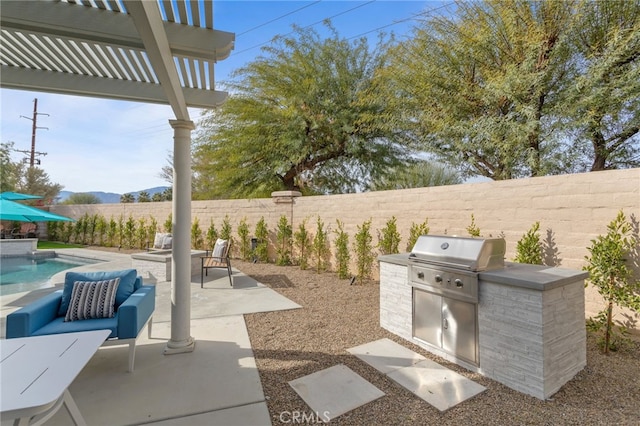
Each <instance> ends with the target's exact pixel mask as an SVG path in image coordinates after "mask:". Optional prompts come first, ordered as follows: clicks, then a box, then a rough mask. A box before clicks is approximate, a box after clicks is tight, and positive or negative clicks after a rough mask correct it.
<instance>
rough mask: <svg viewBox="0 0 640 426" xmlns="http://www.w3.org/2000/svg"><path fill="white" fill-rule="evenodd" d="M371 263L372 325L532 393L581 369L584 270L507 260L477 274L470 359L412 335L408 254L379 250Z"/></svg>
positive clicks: (543, 395) (554, 387) (551, 389)
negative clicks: (374, 282)
mask: <svg viewBox="0 0 640 426" xmlns="http://www.w3.org/2000/svg"><path fill="white" fill-rule="evenodd" d="M379 261H380V325H381V326H382V327H383V328H385V329H387V330H389V331H390V332H392V333H394V334H396V335H398V336H400V337H402V338H404V339H406V340H408V341H410V342H412V343H414V344H417V345H419V346H421V347H422V348H424V349H426V350H428V351H430V352H432V353H434V354H435V355H438V356H441V357H443V358H445V359H447V360H449V361H452V362H455V363H456V364H458V365H460V366H462V367H464V368H467V369H469V370H471V371H473V372H477V373H480V374H482V375H484V376H486V377H489V378H491V379H493V380H496V381H498V382H500V383H502V384H504V385H506V386H508V387H510V388H512V389H514V390H517V391H519V392H522V393H525V394H528V395H531V396H534V397H536V398H539V399H547V398H549V397H550V396H551V395H553V394H554V393H556V392H557V391H558V390H559V389H560V388H561V387H562V386H563V385H564V384H565V383H566V382H568V381H569V380H571V379H572V378H573V377H574V376H575V375H576V374H577V373H578V372H579V371H580V370H582V369H583V368H584V367H585V365H586V329H585V309H584V279H585V278H586V277H587V274H586V273H584V272H580V271H573V270H568V269H561V268H554V267H547V266H538V265H527V264H519V263H508V262H507V263H505V265H504V268H501V269H496V270H490V271H484V272H479V274H478V303H477V321H475V330H472V332H473V331H475V333H476V335H477V348H478V351H477V352H478V355H477V361H476V362H475V363H471V362H468V361H467V360H464V359H461V358H460V357H458V356H456V355H455V354H453V353H452V352H451V351H447V350H444V349H443V348H442V347H436V346H434V345H433V344H430V343H427V342H425V341H424V340H422V339H420V338H417V337H415V336H416V334H415V331H414V330H415V327H414V324H413V322H414V309H415V308H414V304H415V301H414V300H413V299H414V294H417V293H416V292H415V291H414V289H413V285H412V283H411V280H410V276H409V273H410V272H409V269H410V267H409V254H408V253H405V254H396V255H387V256H381V257H380V258H379ZM443 321H445V325H444V328H447V324H446V320H443ZM458 326H459V325H458ZM471 326H472V327H473V324H472V325H471Z"/></svg>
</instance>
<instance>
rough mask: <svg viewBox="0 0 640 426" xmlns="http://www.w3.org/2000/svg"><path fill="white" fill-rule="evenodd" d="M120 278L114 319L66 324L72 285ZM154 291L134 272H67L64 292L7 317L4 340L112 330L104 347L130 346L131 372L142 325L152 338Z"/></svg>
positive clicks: (61, 291)
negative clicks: (146, 328) (80, 282)
mask: <svg viewBox="0 0 640 426" xmlns="http://www.w3.org/2000/svg"><path fill="white" fill-rule="evenodd" d="M115 278H119V279H120V280H119V284H118V286H117V291H116V292H115V301H114V305H113V310H114V311H115V312H114V313H113V317H111V318H89V319H81V320H77V319H76V320H69V318H67V321H65V316H66V314H67V310H68V309H69V306H70V305H71V303H72V302H73V301H72V300H71V297H72V293H73V289H74V284H75V283H77V282H78V281H82V282H97V281H101V282H105V280H113V279H115ZM155 301H156V288H155V286H150V285H143V284H142V277H141V276H138V275H137V272H136V270H135V269H127V270H123V271H107V272H67V274H66V275H65V282H64V288H63V290H58V291H55V292H53V293H51V294H49V295H47V296H45V297H43V298H41V299H38V300H36V301H35V302H33V303H31V304H29V305H27V306H25V307H23V308H21V309H19V310H17V311H15V312H13V313H11V314H9V315H7V321H6V338H7V339H11V338H16V337H29V336H42V335H47V334H60V333H74V332H79V331H91V330H107V329H108V330H111V334H110V335H109V337H108V338H107V340H106V341H105V343H104V344H103V346H107V345H124V344H128V345H129V371H130V372H131V371H133V365H134V361H135V350H136V339H137V337H138V336H139V334H140V332H141V331H142V329H143V328H144V326H145V325H147V324H148V333H149V337H151V326H152V317H153V312H154V310H155Z"/></svg>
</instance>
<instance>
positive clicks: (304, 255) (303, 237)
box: [293, 219, 311, 269]
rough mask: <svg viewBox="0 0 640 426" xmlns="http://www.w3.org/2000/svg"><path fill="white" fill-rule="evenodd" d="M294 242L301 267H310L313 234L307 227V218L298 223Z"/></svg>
mask: <svg viewBox="0 0 640 426" xmlns="http://www.w3.org/2000/svg"><path fill="white" fill-rule="evenodd" d="M293 242H294V245H295V247H296V249H297V250H298V265H299V266H300V269H307V268H308V267H309V255H310V253H309V252H310V251H311V234H310V233H309V230H308V229H307V219H304V220H303V221H302V222H300V224H299V225H298V230H297V231H296V232H295V233H294V234H293Z"/></svg>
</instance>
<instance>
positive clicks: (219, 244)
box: [212, 238, 228, 257]
mask: <svg viewBox="0 0 640 426" xmlns="http://www.w3.org/2000/svg"><path fill="white" fill-rule="evenodd" d="M227 244H228V242H227V240H223V239H220V238H218V240H217V241H216V244H215V246H213V254H212V256H213V257H224V254H225V251H226V249H227Z"/></svg>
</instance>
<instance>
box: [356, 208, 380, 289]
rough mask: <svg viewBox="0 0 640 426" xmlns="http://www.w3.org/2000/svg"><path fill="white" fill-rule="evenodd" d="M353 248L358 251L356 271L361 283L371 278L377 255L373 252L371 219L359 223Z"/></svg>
mask: <svg viewBox="0 0 640 426" xmlns="http://www.w3.org/2000/svg"><path fill="white" fill-rule="evenodd" d="M354 239H355V241H354V243H353V250H354V252H355V253H356V273H357V277H358V280H359V281H360V283H363V282H364V280H365V279H366V280H368V279H370V278H371V267H372V266H373V261H374V260H375V256H374V254H373V245H372V241H373V237H372V236H371V219H369V220H367V221H365V222H364V223H363V224H362V226H360V225H358V232H356V235H355V237H354Z"/></svg>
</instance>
